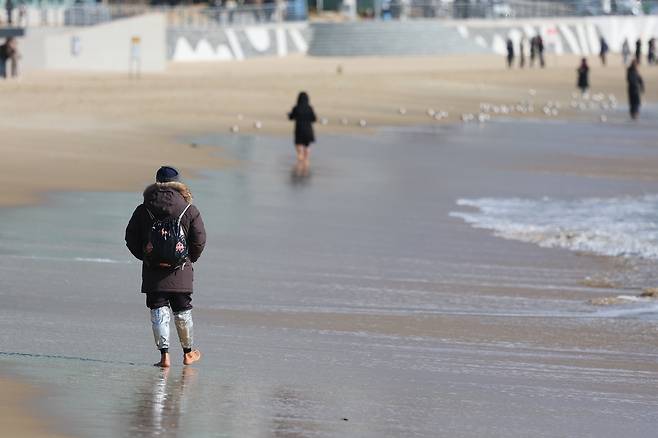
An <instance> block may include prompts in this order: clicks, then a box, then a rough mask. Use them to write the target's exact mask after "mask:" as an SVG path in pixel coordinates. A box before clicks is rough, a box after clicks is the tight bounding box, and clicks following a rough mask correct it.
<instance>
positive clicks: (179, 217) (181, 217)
mask: <svg viewBox="0 0 658 438" xmlns="http://www.w3.org/2000/svg"><path fill="white" fill-rule="evenodd" d="M190 205H192V204H187V206H186V207H185V210H183V212H182V213H181V214H180V216H178V225H180V221H181V219H183V215H184V214H185V212H186V211H187V209H188V208H190Z"/></svg>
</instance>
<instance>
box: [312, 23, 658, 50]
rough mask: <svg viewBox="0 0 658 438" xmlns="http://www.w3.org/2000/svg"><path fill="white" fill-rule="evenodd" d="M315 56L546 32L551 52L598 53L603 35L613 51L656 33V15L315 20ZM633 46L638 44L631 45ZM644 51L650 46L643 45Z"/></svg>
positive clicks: (459, 46)
mask: <svg viewBox="0 0 658 438" xmlns="http://www.w3.org/2000/svg"><path fill="white" fill-rule="evenodd" d="M311 33H312V37H311V42H310V44H309V51H308V54H309V55H311V56H364V55H370V56H398V55H447V54H476V53H498V54H504V53H505V41H506V39H507V38H511V39H512V40H513V41H514V42H515V45H516V46H517V47H518V43H519V41H520V39H521V38H522V37H526V38H529V37H532V36H535V35H537V34H540V35H542V37H543V39H544V43H545V46H546V50H547V52H549V53H556V54H563V53H571V54H577V55H589V54H594V53H598V51H599V49H600V46H599V37H600V36H603V37H605V38H606V40H607V42H608V45H609V46H610V49H611V51H613V52H618V51H619V50H620V49H621V45H622V42H623V40H624V38H628V40H629V43H630V44H631V45H633V44H634V42H635V40H636V39H637V38H641V39H642V41H643V44H646V43H647V40H648V39H649V38H651V37H652V36H658V18H657V17H654V16H642V17H631V16H609V17H584V18H582V17H581V18H542V19H510V20H460V21H453V20H414V21H395V22H352V23H312V24H311ZM633 47H634V46H633ZM644 52H645V53H646V48H645V50H644Z"/></svg>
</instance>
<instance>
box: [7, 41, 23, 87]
mask: <svg viewBox="0 0 658 438" xmlns="http://www.w3.org/2000/svg"><path fill="white" fill-rule="evenodd" d="M4 50H5V54H4V56H5V57H6V58H5V75H6V76H7V77H8V76H11V77H12V78H15V77H17V76H18V60H19V59H20V54H19V53H18V41H17V40H16V38H15V37H9V38H7V42H6V47H5V49H4ZM7 61H9V74H7V70H6V66H7V64H6V63H7Z"/></svg>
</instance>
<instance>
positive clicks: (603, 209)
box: [450, 195, 658, 260]
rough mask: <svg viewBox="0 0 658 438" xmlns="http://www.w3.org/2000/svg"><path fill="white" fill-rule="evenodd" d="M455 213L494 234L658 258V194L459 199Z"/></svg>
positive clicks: (456, 215)
mask: <svg viewBox="0 0 658 438" xmlns="http://www.w3.org/2000/svg"><path fill="white" fill-rule="evenodd" d="M457 205H459V206H462V207H472V208H475V209H477V210H478V211H475V212H452V213H450V215H451V216H453V217H459V218H462V219H463V220H464V221H466V222H467V223H469V224H471V225H472V226H474V227H476V228H483V229H488V230H492V231H493V232H494V234H495V235H497V236H500V237H503V238H506V239H514V240H520V241H523V242H531V243H535V244H537V245H539V246H542V247H552V248H566V249H570V250H573V251H586V252H592V253H595V254H603V255H610V256H624V257H642V258H646V259H654V260H655V259H658V195H645V196H641V197H620V198H587V199H580V200H570V201H566V200H559V199H551V198H542V199H518V198H508V199H502V198H481V199H460V200H458V201H457Z"/></svg>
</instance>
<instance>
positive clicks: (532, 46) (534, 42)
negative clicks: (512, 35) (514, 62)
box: [530, 37, 537, 67]
mask: <svg viewBox="0 0 658 438" xmlns="http://www.w3.org/2000/svg"><path fill="white" fill-rule="evenodd" d="M536 56H537V39H536V38H535V37H532V38H530V67H534V66H535V57H536Z"/></svg>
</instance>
